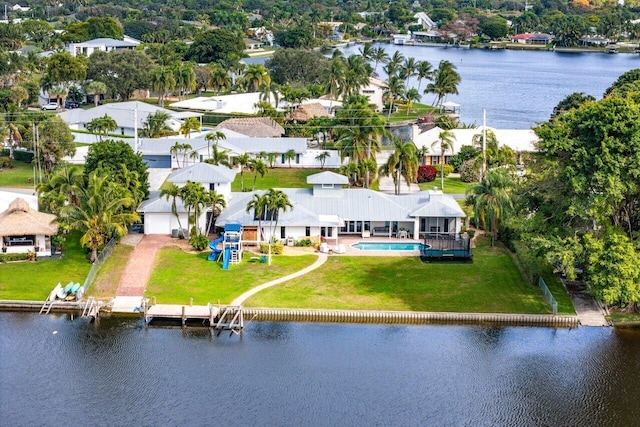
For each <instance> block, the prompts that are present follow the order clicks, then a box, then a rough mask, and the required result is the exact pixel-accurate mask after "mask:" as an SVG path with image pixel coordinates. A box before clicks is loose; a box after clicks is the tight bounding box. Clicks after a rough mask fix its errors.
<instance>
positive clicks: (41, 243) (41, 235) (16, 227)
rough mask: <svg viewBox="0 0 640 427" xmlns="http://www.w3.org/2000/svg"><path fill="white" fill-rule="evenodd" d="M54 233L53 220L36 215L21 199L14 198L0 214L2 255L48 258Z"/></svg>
mask: <svg viewBox="0 0 640 427" xmlns="http://www.w3.org/2000/svg"><path fill="white" fill-rule="evenodd" d="M57 233H58V223H57V222H56V216H55V215H51V214H47V213H43V212H38V211H37V210H35V209H33V208H31V207H30V206H29V203H28V202H27V201H26V200H25V199H23V198H21V197H17V198H15V199H14V200H13V201H12V202H11V203H10V204H9V207H8V208H7V209H6V210H5V211H3V212H2V213H0V240H1V241H2V251H3V252H5V253H27V252H35V253H36V256H39V257H40V256H50V255H51V236H55V235H56V234H57Z"/></svg>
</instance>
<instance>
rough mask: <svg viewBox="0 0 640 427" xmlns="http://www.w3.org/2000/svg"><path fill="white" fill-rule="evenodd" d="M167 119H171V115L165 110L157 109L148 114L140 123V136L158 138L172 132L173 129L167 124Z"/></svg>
mask: <svg viewBox="0 0 640 427" xmlns="http://www.w3.org/2000/svg"><path fill="white" fill-rule="evenodd" d="M169 119H171V116H170V115H169V113H167V112H166V111H161V110H158V111H156V112H155V113H151V114H149V115H148V116H147V118H146V119H145V121H144V122H143V123H142V129H140V136H141V137H143V138H159V137H161V136H165V135H167V134H168V133H170V132H173V129H171V128H170V127H169V125H168V124H167V121H169Z"/></svg>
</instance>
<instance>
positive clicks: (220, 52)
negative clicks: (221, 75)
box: [185, 28, 245, 64]
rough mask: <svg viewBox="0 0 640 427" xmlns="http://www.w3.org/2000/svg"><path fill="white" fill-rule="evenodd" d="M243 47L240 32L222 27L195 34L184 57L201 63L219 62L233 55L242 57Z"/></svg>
mask: <svg viewBox="0 0 640 427" xmlns="http://www.w3.org/2000/svg"><path fill="white" fill-rule="evenodd" d="M244 48H245V46H244V41H243V39H242V36H241V35H240V34H238V33H235V32H233V31H229V30H226V29H223V28H220V29H215V30H208V31H203V32H201V33H199V34H197V35H196V37H195V39H194V40H193V43H192V44H191V46H189V50H188V51H187V53H186V55H185V59H187V60H188V61H193V62H195V63H199V64H202V63H209V62H219V61H222V60H225V59H226V58H229V57H230V56H234V55H235V56H237V57H238V58H242V57H243V55H244Z"/></svg>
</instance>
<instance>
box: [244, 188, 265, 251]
mask: <svg viewBox="0 0 640 427" xmlns="http://www.w3.org/2000/svg"><path fill="white" fill-rule="evenodd" d="M266 209H267V195H266V194H259V193H255V194H254V195H253V198H252V199H251V200H249V203H247V212H251V211H253V217H254V219H257V220H258V242H260V241H262V240H263V238H264V234H263V232H262V219H263V218H264V216H265V211H266Z"/></svg>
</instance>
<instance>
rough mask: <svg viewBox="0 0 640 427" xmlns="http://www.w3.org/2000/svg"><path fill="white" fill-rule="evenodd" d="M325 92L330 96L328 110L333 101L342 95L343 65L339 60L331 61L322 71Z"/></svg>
mask: <svg viewBox="0 0 640 427" xmlns="http://www.w3.org/2000/svg"><path fill="white" fill-rule="evenodd" d="M322 82H323V83H324V87H325V91H326V92H327V93H328V94H329V95H331V101H330V103H329V109H331V106H332V105H333V101H334V100H337V99H338V98H339V97H340V95H341V94H342V90H343V88H344V85H345V83H344V63H343V62H342V60H340V59H339V58H335V59H333V60H332V61H331V64H330V65H329V67H327V68H326V69H325V70H324V73H323V75H322Z"/></svg>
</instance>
